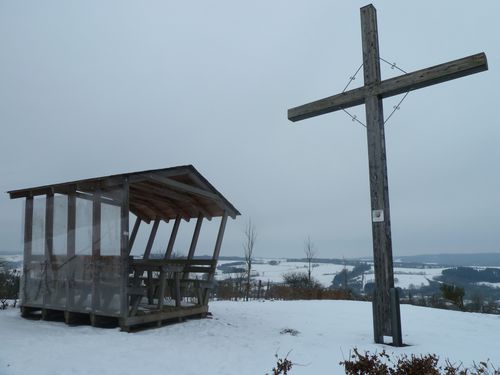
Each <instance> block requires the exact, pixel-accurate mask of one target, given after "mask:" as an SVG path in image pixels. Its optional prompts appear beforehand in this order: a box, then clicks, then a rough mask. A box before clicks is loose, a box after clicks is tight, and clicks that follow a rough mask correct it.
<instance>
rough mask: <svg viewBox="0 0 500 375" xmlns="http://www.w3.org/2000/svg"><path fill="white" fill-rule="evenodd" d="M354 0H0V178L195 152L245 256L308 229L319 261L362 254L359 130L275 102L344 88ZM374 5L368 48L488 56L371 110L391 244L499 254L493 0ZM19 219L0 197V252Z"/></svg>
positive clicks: (351, 58)
mask: <svg viewBox="0 0 500 375" xmlns="http://www.w3.org/2000/svg"><path fill="white" fill-rule="evenodd" d="M366 4H367V2H365V1H290V0H278V1H269V0H265V1H264V0H253V1H245V2H242V1H234V0H223V1H210V2H209V1H175V2H173V1H95V0H92V1H43V2H40V1H5V0H0V51H1V56H0V125H1V130H2V131H1V137H0V157H1V164H0V176H1V179H0V190H1V191H3V192H5V191H7V190H11V189H17V188H23V187H29V186H36V185H43V184H50V183H55V182H63V181H69V180H74V179H80V178H88V177H96V176H101V175H108V174H114V173H123V172H130V171H137V170H143V169H154V168H163V167H170V166H175V165H184V164H193V165H194V166H195V167H196V168H197V169H198V170H199V171H200V172H201V173H202V174H203V175H204V176H205V177H206V178H207V179H208V180H209V181H210V182H212V183H213V184H214V186H215V187H216V188H218V189H219V191H221V193H222V194H224V195H225V196H226V198H228V199H229V200H230V201H231V202H232V203H233V204H234V205H235V206H236V207H237V208H238V209H239V210H240V211H241V212H242V216H241V217H239V218H238V219H237V220H236V221H231V222H230V223H229V226H228V228H227V231H226V237H225V240H224V245H223V250H222V255H241V254H242V247H241V243H242V241H243V229H244V226H245V222H246V220H247V219H248V218H249V217H251V218H252V220H253V222H254V223H255V225H256V227H257V232H258V240H257V243H256V248H255V254H256V255H257V256H276V257H281V256H290V257H296V256H303V244H304V240H305V238H306V237H307V236H311V238H312V239H313V241H314V242H315V244H316V247H317V248H318V256H321V257H342V256H344V257H355V256H369V255H371V251H372V250H371V224H370V201H369V184H368V159H367V146H366V131H365V129H364V128H363V127H361V126H360V125H358V124H356V123H355V122H353V121H351V119H350V118H349V117H347V116H346V115H345V114H344V113H342V112H336V113H332V114H328V115H323V116H320V117H317V118H314V119H309V120H305V121H302V122H299V123H296V124H292V123H291V122H289V121H288V120H287V114H286V111H287V109H288V108H290V107H294V106H297V105H300V104H304V103H306V102H309V101H312V100H315V99H320V98H323V97H326V96H330V95H333V94H336V93H338V92H340V91H341V90H342V89H343V88H344V86H345V84H346V83H347V80H348V77H349V76H351V75H352V74H353V73H354V71H355V70H356V69H357V68H358V66H359V65H360V64H361V35H360V22H359V8H360V7H361V6H364V5H366ZM374 5H375V7H376V8H377V11H378V22H379V40H380V50H381V57H383V58H385V59H387V60H389V61H391V62H397V63H398V65H399V66H401V67H402V68H403V69H405V70H407V71H413V70H417V69H421V68H425V67H428V66H432V65H436V64H439V63H443V62H447V61H449V60H454V59H457V58H461V57H465V56H468V55H471V54H474V53H478V52H482V51H484V52H486V54H487V57H488V62H489V71H487V72H483V73H479V74H475V75H472V76H468V77H465V78H461V79H457V80H454V81H450V82H447V83H444V84H440V85H436V86H432V87H429V88H425V89H421V90H418V91H414V92H412V93H410V94H409V95H408V97H407V98H406V100H405V101H404V103H403V104H402V106H401V109H400V110H399V111H397V112H396V114H395V115H394V116H393V117H392V118H391V120H390V121H389V122H388V123H387V128H386V143H387V150H388V151H387V156H388V175H389V193H390V203H391V219H392V235H393V251H394V254H395V256H397V255H406V254H416V253H435V252H486V251H495V252H498V251H500V230H499V229H500V197H499V192H500V175H499V166H500V148H499V140H500V123H499V120H498V114H497V109H498V99H499V96H498V88H499V87H500V70H499V69H498V62H499V61H500V37H499V36H500V30H499V24H498V14H499V13H500V2H498V1H496V0H491V1H480V2H472V1H456V0H453V1H451V0H446V1H437V2H436V1H420V2H411V3H410V2H406V1H391V2H389V1H375V2H374ZM382 74H383V76H384V78H387V77H390V76H391V75H396V74H397V72H396V71H395V70H391V69H390V67H389V66H385V64H383V71H382ZM361 83H362V75H359V76H358V79H357V80H356V81H355V82H354V84H353V87H354V86H357V85H360V84H361ZM397 100H398V98H393V99H392V100H387V101H385V114H386V116H387V115H388V114H389V113H390V111H391V110H392V108H393V106H394V105H395V103H397ZM354 112H355V113H356V114H357V115H358V116H359V118H361V119H363V120H364V108H363V107H358V108H357V109H356V110H354ZM20 221H21V201H20V200H17V201H16V200H14V201H10V200H9V199H8V196H7V194H3V195H1V196H0V251H2V250H3V251H10V250H18V249H20V236H21V222H20ZM211 224H212V226H213V225H214V224H215V223H211ZM186 230H187V229H186ZM166 233H167V232H166V231H165V234H164V236H165V238H166ZM212 240H213V239H212ZM158 243H159V242H158ZM159 246H163V244H160V243H159ZM202 246H211V245H206V244H205V242H203V243H202ZM200 252H203V250H200ZM208 252H209V251H207V253H208Z"/></svg>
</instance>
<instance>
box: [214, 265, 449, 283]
mask: <svg viewBox="0 0 500 375" xmlns="http://www.w3.org/2000/svg"><path fill="white" fill-rule="evenodd" d="M270 260H271V259H261V260H259V261H257V262H255V263H253V264H252V270H253V272H256V273H257V274H258V276H255V277H253V279H254V280H262V282H263V283H267V281H270V282H272V283H273V282H274V283H281V282H283V275H284V274H286V273H288V272H307V267H308V264H307V263H306V262H287V260H286V259H275V261H277V262H279V264H277V265H271V264H269V261H270ZM224 263H231V261H219V264H224ZM313 265H314V267H313V269H312V276H313V277H314V278H315V279H316V280H318V281H319V282H320V283H321V284H322V285H323V286H325V287H329V286H330V285H331V284H332V281H333V278H334V277H335V275H336V274H338V273H339V272H341V271H342V270H343V269H344V268H346V269H347V270H349V271H351V270H352V269H353V266H344V265H341V264H332V263H314V262H313ZM239 267H244V266H239ZM444 269H446V268H434V267H426V268H403V267H395V268H394V277H395V284H396V286H398V287H400V288H403V289H408V288H409V287H410V286H411V285H413V286H415V287H416V288H419V287H420V286H421V285H429V280H433V279H434V277H436V276H440V275H441V272H442V271H443V270H444ZM229 275H230V274H223V273H222V272H220V271H218V273H217V275H216V276H217V278H218V279H224V278H227V277H229ZM231 277H237V275H234V274H233V275H231ZM374 278H375V276H374V274H373V266H372V267H371V271H368V272H367V273H366V274H365V279H364V282H365V284H366V283H367V282H374Z"/></svg>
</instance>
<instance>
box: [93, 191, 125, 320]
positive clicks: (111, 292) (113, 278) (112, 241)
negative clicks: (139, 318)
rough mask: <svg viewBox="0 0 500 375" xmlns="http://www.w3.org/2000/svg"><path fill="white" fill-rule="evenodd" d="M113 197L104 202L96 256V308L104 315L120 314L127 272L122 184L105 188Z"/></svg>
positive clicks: (96, 310)
mask: <svg viewBox="0 0 500 375" xmlns="http://www.w3.org/2000/svg"><path fill="white" fill-rule="evenodd" d="M103 196H105V197H113V198H114V203H113V204H110V203H107V202H106V203H105V202H102V203H101V228H100V229H101V231H100V232H101V239H100V240H101V241H100V245H101V246H100V256H99V257H97V258H96V259H95V274H96V279H95V280H94V281H95V283H96V286H95V290H96V295H95V296H94V303H95V312H96V313H97V314H101V315H107V316H118V315H119V314H120V300H121V299H120V296H121V286H122V276H123V272H122V269H123V263H122V261H121V258H120V254H121V251H120V249H121V235H120V234H121V207H120V206H119V205H118V203H119V200H120V197H121V188H117V189H114V190H113V191H105V192H103Z"/></svg>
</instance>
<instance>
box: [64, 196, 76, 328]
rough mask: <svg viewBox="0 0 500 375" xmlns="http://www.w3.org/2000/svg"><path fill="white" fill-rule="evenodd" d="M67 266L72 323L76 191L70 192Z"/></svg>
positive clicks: (68, 318) (68, 321)
mask: <svg viewBox="0 0 500 375" xmlns="http://www.w3.org/2000/svg"><path fill="white" fill-rule="evenodd" d="M67 220H68V221H67V225H68V227H67V232H66V241H67V253H66V254H67V266H66V311H65V320H66V323H70V320H71V319H70V313H69V310H72V309H73V305H74V303H75V288H74V283H75V255H76V254H75V250H76V194H75V192H74V191H72V192H70V193H69V194H68V218H67Z"/></svg>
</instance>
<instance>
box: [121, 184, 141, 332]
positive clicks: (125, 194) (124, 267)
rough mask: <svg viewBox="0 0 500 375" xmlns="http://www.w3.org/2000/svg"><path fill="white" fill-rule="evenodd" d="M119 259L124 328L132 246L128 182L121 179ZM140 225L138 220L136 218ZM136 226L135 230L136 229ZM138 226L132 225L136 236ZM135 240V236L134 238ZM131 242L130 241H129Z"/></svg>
mask: <svg viewBox="0 0 500 375" xmlns="http://www.w3.org/2000/svg"><path fill="white" fill-rule="evenodd" d="M120 203H121V204H120V259H121V274H122V278H121V288H120V289H121V293H120V326H121V327H124V324H123V322H124V319H125V318H126V317H127V316H128V310H129V298H128V283H129V280H128V278H129V254H130V250H131V249H132V244H130V243H129V180H128V178H127V177H124V178H123V185H122V187H121V202H120ZM137 219H138V220H139V223H140V219H139V218H137ZM136 226H137V229H136ZM138 229H139V224H137V220H136V225H134V230H135V232H136V234H137V230H138ZM134 238H135V236H134ZM131 242H132V241H131Z"/></svg>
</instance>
